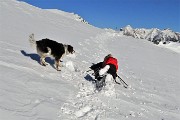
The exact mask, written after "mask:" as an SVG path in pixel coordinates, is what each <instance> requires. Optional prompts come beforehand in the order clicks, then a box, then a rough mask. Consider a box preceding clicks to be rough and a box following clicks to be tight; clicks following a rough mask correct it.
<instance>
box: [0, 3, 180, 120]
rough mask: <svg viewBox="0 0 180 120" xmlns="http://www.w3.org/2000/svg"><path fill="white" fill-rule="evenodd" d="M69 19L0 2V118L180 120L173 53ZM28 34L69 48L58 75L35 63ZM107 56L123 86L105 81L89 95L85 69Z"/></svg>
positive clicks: (51, 62)
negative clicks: (115, 61)
mask: <svg viewBox="0 0 180 120" xmlns="http://www.w3.org/2000/svg"><path fill="white" fill-rule="evenodd" d="M60 12H61V11H60ZM58 13H59V12H58ZM62 13H63V12H62ZM70 14H71V13H70ZM70 14H69V15H68V13H67V14H66V13H63V14H57V13H52V12H51V11H48V10H43V9H40V8H37V7H34V6H32V5H29V4H27V3H24V2H19V1H16V0H0V120H179V119H180V102H179V101H180V96H179V94H180V88H179V86H180V81H179V78H180V75H179V71H180V69H179V65H180V62H179V57H180V54H179V52H174V51H171V50H169V49H166V48H164V47H159V46H156V45H154V44H152V43H150V42H148V41H141V40H139V39H135V38H132V37H127V36H125V35H123V34H122V33H121V32H116V31H112V30H107V29H106V30H104V29H100V28H97V27H94V26H92V25H89V24H84V23H82V22H79V21H77V20H75V19H74V17H73V15H72V18H71V17H70V16H71V15H70ZM31 33H34V34H35V39H36V40H40V39H42V38H49V39H53V40H56V41H57V42H61V43H65V44H70V45H72V46H73V47H74V49H75V51H76V54H75V55H71V56H66V57H64V58H63V62H62V64H63V66H64V67H62V69H61V71H56V70H55V68H54V59H53V58H47V59H46V61H47V62H48V63H49V65H48V66H46V67H44V66H41V65H40V64H39V56H38V55H37V54H36V52H35V50H33V49H32V48H31V47H30V44H29V41H28V37H29V35H30V34H31ZM109 53H111V54H113V55H114V56H115V57H116V58H117V59H118V61H119V70H118V75H119V76H120V77H122V79H123V80H124V81H125V82H126V83H127V84H128V85H129V87H128V89H125V88H124V87H123V86H122V85H118V84H115V82H114V81H112V80H111V81H107V85H106V87H104V88H103V90H101V91H100V92H97V91H96V90H95V87H94V84H93V83H92V82H91V80H92V78H93V76H92V74H91V72H86V71H87V70H88V69H89V66H91V65H92V63H97V62H100V61H102V60H103V58H104V56H105V55H107V54H109ZM117 80H118V79H117Z"/></svg>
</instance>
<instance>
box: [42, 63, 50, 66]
mask: <svg viewBox="0 0 180 120" xmlns="http://www.w3.org/2000/svg"><path fill="white" fill-rule="evenodd" d="M41 65H42V66H46V65H49V64H48V63H41Z"/></svg>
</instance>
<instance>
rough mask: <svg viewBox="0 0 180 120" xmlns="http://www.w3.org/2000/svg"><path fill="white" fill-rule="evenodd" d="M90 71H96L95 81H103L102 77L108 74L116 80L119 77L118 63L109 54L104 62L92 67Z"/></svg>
mask: <svg viewBox="0 0 180 120" xmlns="http://www.w3.org/2000/svg"><path fill="white" fill-rule="evenodd" d="M90 69H92V70H94V73H95V79H97V80H101V79H102V76H103V75H104V74H106V73H108V74H110V75H112V77H113V79H114V80H115V79H116V77H117V70H118V61H117V59H116V58H114V57H113V56H112V55H111V54H108V55H107V56H105V58H104V61H103V62H99V63H97V64H94V65H92V66H91V67H90Z"/></svg>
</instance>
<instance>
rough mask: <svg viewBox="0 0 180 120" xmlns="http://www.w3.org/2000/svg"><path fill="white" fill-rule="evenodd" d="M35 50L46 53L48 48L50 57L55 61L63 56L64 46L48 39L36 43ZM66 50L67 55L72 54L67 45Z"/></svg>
mask: <svg viewBox="0 0 180 120" xmlns="http://www.w3.org/2000/svg"><path fill="white" fill-rule="evenodd" d="M36 45H37V48H38V49H39V50H40V51H42V52H44V53H48V47H49V48H50V49H51V55H52V56H53V57H54V58H55V59H60V58H61V57H62V56H63V55H64V54H65V52H66V51H65V49H64V45H63V44H62V43H58V42H56V41H53V40H50V39H48V38H46V39H42V40H39V41H36ZM67 50H68V52H69V53H71V54H73V52H74V50H73V47H72V46H71V45H67Z"/></svg>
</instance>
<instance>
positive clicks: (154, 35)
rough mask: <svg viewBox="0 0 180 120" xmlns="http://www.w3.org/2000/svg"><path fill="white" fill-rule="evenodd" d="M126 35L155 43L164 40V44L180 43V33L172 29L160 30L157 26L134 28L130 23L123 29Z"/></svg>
mask: <svg viewBox="0 0 180 120" xmlns="http://www.w3.org/2000/svg"><path fill="white" fill-rule="evenodd" d="M121 30H122V31H123V34H124V35H127V36H132V37H134V38H138V39H147V40H149V41H152V42H153V43H155V44H159V43H160V42H162V43H163V44H166V43H169V42H171V41H172V42H178V43H180V33H177V32H173V31H172V30H170V29H164V30H159V29H157V28H152V29H144V28H141V29H133V28H132V27H131V26H130V25H127V26H126V27H124V28H122V29H121Z"/></svg>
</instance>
